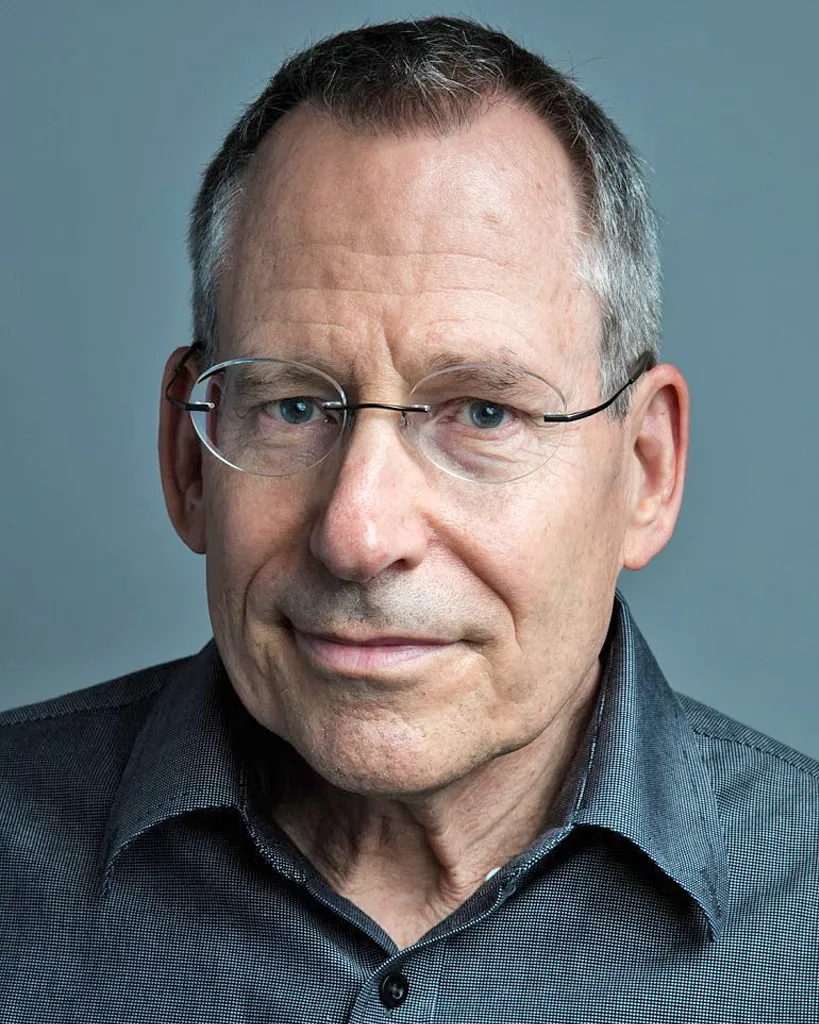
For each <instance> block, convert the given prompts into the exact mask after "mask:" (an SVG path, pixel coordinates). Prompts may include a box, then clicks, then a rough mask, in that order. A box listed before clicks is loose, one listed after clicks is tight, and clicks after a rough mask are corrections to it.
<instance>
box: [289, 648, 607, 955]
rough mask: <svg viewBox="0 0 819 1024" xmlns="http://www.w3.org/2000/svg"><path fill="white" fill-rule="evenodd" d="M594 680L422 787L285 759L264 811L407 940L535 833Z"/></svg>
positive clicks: (589, 703) (595, 674)
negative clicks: (413, 790) (369, 782)
mask: <svg viewBox="0 0 819 1024" xmlns="http://www.w3.org/2000/svg"><path fill="white" fill-rule="evenodd" d="M599 679H600V667H599V664H597V665H595V668H594V670H593V671H592V672H591V673H590V675H589V677H588V678H587V679H586V680H584V684H583V686H582V687H581V688H580V689H579V690H578V692H576V693H575V694H574V695H573V698H572V701H571V704H570V705H567V706H564V707H563V708H561V709H560V711H559V712H558V714H557V715H556V716H555V718H554V719H553V720H552V722H551V723H550V724H549V726H547V728H546V729H545V730H544V731H543V732H542V733H541V734H540V735H539V736H538V737H537V738H536V739H535V740H533V741H532V742H531V743H529V744H527V745H526V746H525V747H522V748H521V749H519V750H515V751H513V752H511V753H506V754H502V755H500V756H498V757H495V758H493V759H492V760H490V761H488V762H486V763H485V764H483V765H482V766H481V767H479V768H478V769H476V770H474V771H473V772H472V773H471V774H469V775H468V776H466V777H464V778H462V779H459V780H458V781H456V782H454V783H452V784H450V785H448V786H446V787H445V788H443V789H441V790H438V791H436V792H434V793H431V794H430V793H426V794H419V795H411V796H401V797H400V798H391V797H390V798H387V797H383V796H372V795H362V794H356V793H349V792H345V791H343V790H340V789H337V788H336V787H334V786H332V785H330V784H329V783H327V782H326V781H325V780H323V779H321V778H320V777H319V776H317V775H316V774H315V773H314V772H313V771H312V770H311V769H310V768H309V766H307V765H306V764H305V762H304V761H302V760H301V759H300V758H298V757H294V758H292V759H291V761H290V763H289V764H287V765H285V767H284V773H285V776H286V778H285V779H284V780H282V781H284V785H283V786H282V787H281V789H279V788H278V787H277V793H276V796H275V797H274V799H273V809H272V810H273V817H274V819H275V820H276V822H277V823H278V824H279V826H280V827H281V828H282V829H283V830H284V832H285V833H286V834H287V835H288V836H289V837H290V839H291V840H292V841H293V843H294V844H295V845H296V846H297V847H298V848H299V849H300V850H301V852H302V853H303V854H304V855H305V856H306V857H307V859H308V860H309V861H310V862H311V863H312V864H313V866H314V867H315V868H316V869H317V870H318V871H319V872H320V873H321V874H322V875H323V876H324V878H325V879H326V880H327V882H328V883H329V884H330V885H331V886H332V888H334V889H335V890H336V891H337V892H338V893H339V894H340V895H342V896H344V897H346V898H347V899H349V900H351V901H352V902H353V903H355V904H356V905H357V906H358V907H359V908H361V909H362V910H363V911H364V912H365V913H367V914H368V915H369V916H370V917H371V918H372V919H373V920H375V921H376V922H377V923H378V924H379V925H381V927H382V928H383V929H384V931H386V932H387V934H388V935H389V936H390V937H391V938H392V939H393V940H394V941H395V943H396V944H397V945H398V946H399V947H400V948H403V947H405V946H407V945H411V944H412V943H413V942H415V941H416V940H417V939H419V938H420V937H421V936H422V935H423V934H425V933H426V932H427V931H429V929H430V928H432V927H434V925H436V924H438V923H439V922H440V921H442V920H444V918H446V917H448V916H449V915H450V914H451V913H453V912H454V911H455V910H456V909H457V908H458V907H459V906H460V905H461V904H462V903H464V902H465V901H466V900H467V899H468V898H469V897H470V896H471V895H472V894H473V893H474V892H475V891H476V890H477V889H478V888H479V887H480V886H481V885H482V884H483V882H484V880H485V879H486V876H487V874H488V873H489V872H490V871H492V870H493V869H494V868H497V867H502V866H503V865H504V864H506V863H508V861H509V860H511V859H512V858H513V857H514V856H516V855H517V854H518V853H520V852H522V851H523V850H524V849H526V847H527V846H529V845H530V844H531V843H532V842H533V841H534V840H535V839H536V838H537V836H538V834H539V833H540V832H541V830H542V828H543V826H544V823H545V821H546V819H547V816H548V813H549V809H550V808H551V807H552V805H553V802H554V800H555V797H556V796H557V794H558V792H559V790H560V786H561V783H562V782H563V779H564V777H565V775H566V772H567V769H568V767H569V765H570V763H571V760H572V757H573V755H574V753H575V751H576V749H577V747H578V744H579V743H580V741H581V739H582V737H583V734H584V732H585V730H586V727H587V725H588V721H589V717H590V715H591V712H592V709H593V707H594V703H595V697H596V694H597V688H598V683H599Z"/></svg>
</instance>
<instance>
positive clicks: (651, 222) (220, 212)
mask: <svg viewBox="0 0 819 1024" xmlns="http://www.w3.org/2000/svg"><path fill="white" fill-rule="evenodd" d="M503 96H508V97H510V98H512V99H516V100H519V101H521V102H522V103H524V104H525V105H526V106H527V107H528V108H529V109H531V110H532V111H534V113H536V114H538V115H539V116H540V117H541V118H542V119H543V121H544V122H545V123H546V124H547V125H548V126H549V128H550V129H551V130H552V132H553V133H554V134H555V135H556V136H557V138H558V139H559V140H560V142H561V143H562V144H563V146H564V148H565V150H566V152H567V154H568V156H569V158H570V160H571V163H572V167H573V169H574V174H575V186H576V189H577V194H578V196H579V199H580V201H581V205H582V208H583V213H584V221H585V222H584V225H583V232H582V237H581V244H580V259H579V265H578V267H577V272H578V274H579V276H580V279H581V281H582V282H583V283H584V285H585V286H586V287H588V288H589V290H590V291H591V293H592V294H593V295H594V296H596V298H597V300H598V302H599V305H600V310H601V320H602V327H601V333H600V339H599V350H600V384H601V391H602V392H603V394H604V396H607V395H608V394H611V393H613V392H614V391H615V390H616V389H617V388H618V387H620V386H621V385H622V384H624V383H625V382H626V380H628V377H629V374H630V372H631V370H632V369H633V367H634V364H635V363H636V361H637V359H638V357H639V356H640V355H641V354H642V353H643V352H644V351H646V350H648V351H649V352H650V353H651V354H652V362H656V361H657V359H658V357H659V334H660V267H659V254H658V239H657V222H656V218H655V215H654V212H653V210H652V207H651V200H650V196H649V190H648V186H647V183H646V179H645V175H644V173H643V167H642V162H641V160H640V158H639V157H638V156H637V154H636V153H635V151H634V149H633V148H632V147H631V145H630V144H629V142H628V140H627V139H626V138H625V136H624V135H623V133H622V132H621V131H620V129H619V128H618V127H617V125H615V124H614V122H613V121H612V120H611V119H610V118H609V117H608V116H607V115H606V114H605V113H604V112H603V110H602V109H601V108H600V107H599V106H598V104H597V103H595V102H594V100H592V99H591V98H590V97H589V96H587V95H586V94H585V93H584V92H583V91H582V90H581V89H580V88H579V87H578V86H577V85H576V84H575V83H574V81H573V80H572V79H571V78H570V77H569V76H568V75H565V74H563V73H561V72H559V71H557V70H556V69H555V68H553V67H552V66H551V65H549V64H547V63H546V62H545V61H544V60H543V59H542V58H540V57H539V56H537V55H536V54H533V53H531V52H529V51H528V50H524V49H523V48H522V47H520V46H518V45H517V44H516V43H515V42H513V41H512V40H511V39H509V37H508V36H506V35H504V34H503V33H501V32H497V31H494V30H492V29H489V28H486V27H484V26H482V25H480V24H478V23H476V22H474V21H469V20H465V19H461V18H446V17H434V18H427V19H424V20H421V21H407V22H390V23H386V24H383V25H373V26H368V27H365V28H361V29H357V30H355V31H351V32H343V33H341V34H339V35H336V36H333V37H331V38H329V39H325V40H322V41H321V42H319V43H317V44H316V45H315V46H312V47H310V48H309V49H306V50H304V51H302V52H300V53H297V54H296V55H295V56H293V57H291V58H290V59H289V60H287V61H286V62H285V63H284V64H283V65H282V67H281V68H280V69H279V71H278V72H277V73H276V74H275V75H274V76H273V78H272V79H271V80H270V82H269V83H268V85H267V87H266V88H265V89H264V91H263V92H262V93H261V95H260V96H259V97H258V98H257V99H256V100H255V102H254V103H252V104H251V105H250V106H249V107H248V108H247V110H246V111H245V113H244V114H243V115H242V116H241V117H240V118H239V120H238V121H237V123H236V124H235V125H234V127H233V128H232V130H231V131H230V132H229V134H228V135H227V137H226V138H225V141H224V143H223V145H222V148H221V149H220V150H219V152H218V153H217V154H216V156H215V157H214V158H213V160H212V161H211V163H210V164H209V165H208V167H207V169H206V170H205V173H204V176H203V179H202V184H201V187H200V189H199V192H198V194H197V197H196V201H195V203H194V206H193V211H192V214H191V224H190V231H189V235H188V246H189V254H190V260H191V264H192V270H193V332H194V341H195V342H196V343H198V344H199V345H200V346H201V347H202V349H203V350H204V351H203V359H204V365H206V366H207V365H210V364H211V363H212V362H214V361H215V360H216V358H217V351H218V338H217V328H216V323H217V316H216V290H217V285H218V281H219V276H220V274H221V273H222V272H223V271H224V270H225V262H226V253H227V249H228V242H229V232H230V226H231V223H232V218H233V215H234V213H235V211H236V207H237V204H238V201H239V200H240V198H241V195H242V191H243V178H244V173H245V171H246V169H247V167H248V164H249V163H250V161H251V159H252V157H253V155H254V153H255V152H256V150H257V149H258V148H259V145H260V144H261V142H262V140H263V138H264V137H265V136H266V135H267V133H268V132H269V131H270V129H271V128H272V127H273V125H275V124H276V122H277V121H278V120H279V119H280V118H281V117H283V116H284V115H285V114H287V113H288V112H289V111H292V110H294V109H295V108H296V107H299V106H304V105H309V106H312V107H314V108H315V109H318V110H320V111H323V112H324V113H326V114H329V115H330V116H331V117H334V118H336V119H338V120H339V121H341V122H343V123H345V124H347V125H348V126H350V127H352V128H354V129H358V130H361V131H364V132H375V133H377V132H390V131H391V132H405V131H411V130H418V129H425V130H428V131H432V132H438V133H446V132H449V131H452V130H453V129H455V128H457V127H458V126H460V125H463V124H468V123H469V122H470V120H471V119H473V118H474V117H475V116H476V115H477V114H478V113H479V112H480V110H481V109H483V107H484V105H485V103H486V102H487V101H490V102H491V101H492V100H494V99H497V98H500V97H503ZM628 395H629V391H626V392H625V393H624V394H623V395H622V396H621V397H620V398H619V399H618V400H617V402H616V403H615V405H614V406H613V407H612V415H614V416H617V417H621V416H623V415H624V414H625V412H626V411H627V409H628Z"/></svg>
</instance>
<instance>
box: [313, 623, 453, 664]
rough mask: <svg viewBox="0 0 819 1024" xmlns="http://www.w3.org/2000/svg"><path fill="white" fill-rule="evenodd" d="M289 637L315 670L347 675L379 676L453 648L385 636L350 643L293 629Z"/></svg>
mask: <svg viewBox="0 0 819 1024" xmlns="http://www.w3.org/2000/svg"><path fill="white" fill-rule="evenodd" d="M293 637H294V639H295V643H296V646H297V648H298V649H299V651H300V652H301V654H303V655H304V656H305V658H306V659H307V660H308V661H310V662H312V663H313V664H314V665H315V666H316V667H317V668H321V669H324V670H325V671H331V672H335V673H347V674H351V675H360V674H361V673H362V672H363V673H370V672H381V671H384V670H385V669H390V668H393V667H394V666H397V665H404V664H406V663H407V662H410V661H419V660H422V659H425V658H426V659H432V658H434V657H435V656H436V655H438V654H440V653H441V652H442V651H445V650H448V649H449V648H451V647H452V646H454V645H453V644H451V643H441V642H438V641H428V640H418V639H415V638H412V637H391V636H385V637H374V638H371V639H367V640H366V641H362V640H352V639H348V638H341V637H336V636H322V635H319V634H315V633H302V632H300V631H299V630H298V629H295V628H294V629H293Z"/></svg>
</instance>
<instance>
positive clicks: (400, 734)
mask: <svg viewBox="0 0 819 1024" xmlns="http://www.w3.org/2000/svg"><path fill="white" fill-rule="evenodd" d="M333 733H334V735H333V736H332V739H330V742H327V740H328V739H329V737H325V742H323V743H322V744H320V745H314V744H312V743H307V744H302V743H299V742H294V740H291V743H293V745H294V746H296V749H297V750H298V752H299V753H300V754H301V756H302V757H303V758H304V760H305V761H306V762H307V763H308V764H309V765H310V767H311V768H312V769H313V771H315V772H316V773H317V774H318V775H320V776H321V777H322V778H323V779H325V781H327V782H329V783H330V785H332V786H335V787H337V788H338V789H342V790H345V791H346V792H348V793H356V794H358V795H360V796H371V797H383V798H402V797H403V798H406V797H410V796H421V795H424V794H431V793H435V792H437V791H438V790H441V789H444V788H445V787H446V786H448V785H450V784H451V783H453V782H456V781H457V780H458V779H460V778H463V777H464V776H465V775H468V774H469V772H470V771H471V770H472V769H473V768H474V767H475V766H476V764H479V763H481V760H482V759H481V758H479V757H474V758H472V759H469V760H467V759H466V758H465V757H464V753H465V751H464V750H463V748H462V747H460V748H459V749H457V750H454V751H450V752H449V756H447V751H445V750H444V749H442V747H441V745H439V744H438V743H436V742H434V740H433V739H432V738H430V737H428V736H425V735H424V734H423V732H422V731H421V730H415V729H412V728H411V727H409V726H407V725H406V723H403V722H402V723H401V727H400V729H398V730H395V732H392V731H391V730H389V729H386V728H384V727H383V726H382V727H380V728H378V729H376V730H372V729H368V728H366V727H362V724H361V723H355V725H354V726H353V727H352V728H350V729H344V728H343V727H342V728H339V723H336V725H335V728H334V729H333Z"/></svg>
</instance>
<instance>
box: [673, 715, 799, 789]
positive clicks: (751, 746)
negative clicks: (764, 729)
mask: <svg viewBox="0 0 819 1024" xmlns="http://www.w3.org/2000/svg"><path fill="white" fill-rule="evenodd" d="M689 724H690V723H689ZM691 729H692V731H693V732H694V733H696V735H697V736H703V737H704V738H705V739H708V740H717V741H718V742H719V743H728V744H731V745H732V746H737V747H745V748H747V749H748V750H755V751H756V752H757V753H758V754H767V755H768V757H772V758H774V759H775V760H777V761H779V762H780V763H781V764H786V765H788V767H789V768H794V769H795V770H796V771H797V772H800V773H801V774H803V775H807V776H809V777H810V778H812V779H819V768H817V769H816V770H815V771H811V769H810V768H807V767H805V765H801V764H797V763H796V761H794V760H793V759H792V758H789V757H784V756H783V755H782V754H778V753H777V752H776V751H775V750H769V749H767V748H766V747H761V746H758V745H757V744H756V743H748V742H747V740H740V739H736V738H734V737H730V736H718V735H716V734H715V733H712V732H705V731H703V730H702V729H698V728H697V727H696V726H694V725H692V726H691Z"/></svg>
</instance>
